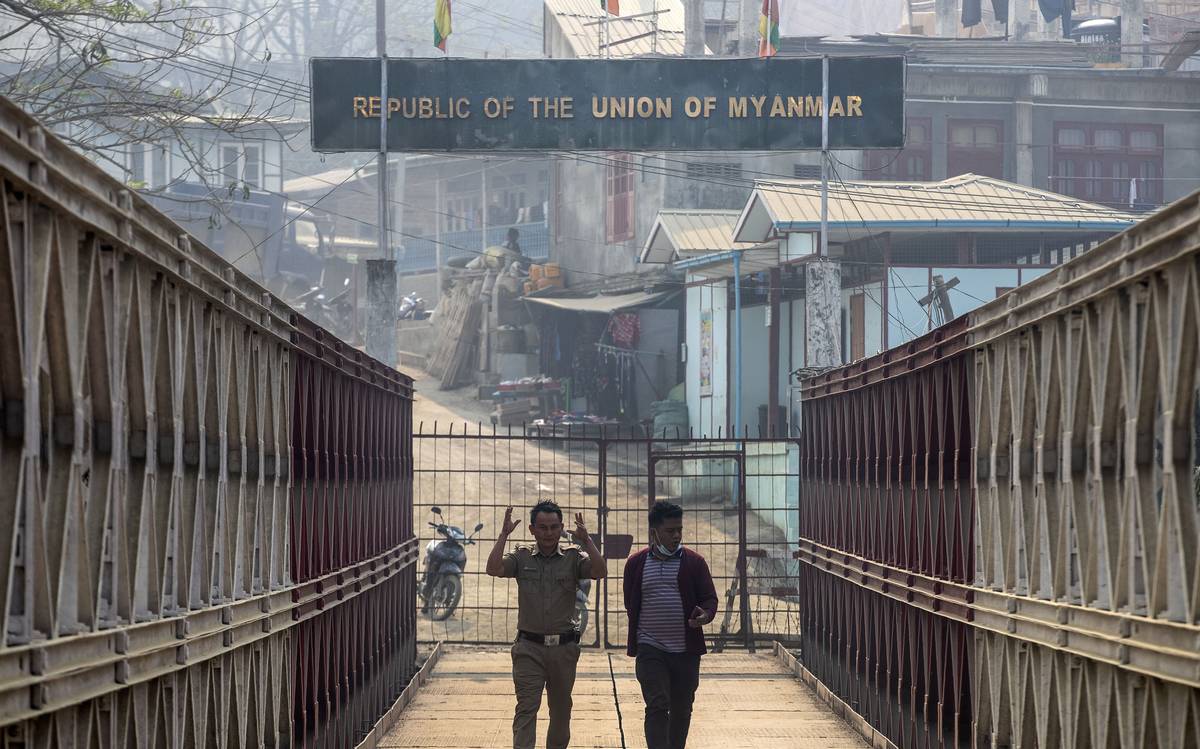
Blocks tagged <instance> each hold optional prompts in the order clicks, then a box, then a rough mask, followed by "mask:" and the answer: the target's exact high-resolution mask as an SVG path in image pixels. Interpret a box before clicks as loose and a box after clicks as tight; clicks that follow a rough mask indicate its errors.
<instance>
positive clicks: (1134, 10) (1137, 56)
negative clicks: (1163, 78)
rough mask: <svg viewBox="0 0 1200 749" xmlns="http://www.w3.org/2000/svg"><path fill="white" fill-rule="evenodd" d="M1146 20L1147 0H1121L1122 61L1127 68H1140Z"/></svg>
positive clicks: (1142, 61) (1142, 62)
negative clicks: (1143, 30) (1143, 29)
mask: <svg viewBox="0 0 1200 749" xmlns="http://www.w3.org/2000/svg"><path fill="white" fill-rule="evenodd" d="M1145 20H1146V2H1145V0H1121V62H1122V63H1124V65H1125V67H1127V68H1140V67H1143V66H1144V65H1145V64H1146V63H1145V60H1144V59H1143V57H1142V44H1143V43H1144V41H1145V40H1144V39H1143V36H1142V24H1143V23H1144V22H1145Z"/></svg>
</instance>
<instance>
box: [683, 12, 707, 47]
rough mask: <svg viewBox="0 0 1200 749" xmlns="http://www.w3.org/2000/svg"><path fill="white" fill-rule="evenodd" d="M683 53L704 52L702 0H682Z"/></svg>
mask: <svg viewBox="0 0 1200 749" xmlns="http://www.w3.org/2000/svg"><path fill="white" fill-rule="evenodd" d="M683 54H684V56H686V57H701V56H702V55H703V54H704V0H684V5H683Z"/></svg>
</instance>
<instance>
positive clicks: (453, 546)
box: [420, 507, 483, 622]
mask: <svg viewBox="0 0 1200 749" xmlns="http://www.w3.org/2000/svg"><path fill="white" fill-rule="evenodd" d="M429 509H430V511H431V512H432V513H433V514H434V515H436V516H437V518H438V520H439V521H440V522H437V523H430V524H429V527H430V528H433V529H434V531H436V532H437V533H438V534H439V535H441V536H442V540H440V541H439V540H438V539H434V540H432V541H430V542H429V543H428V544H427V545H426V546H425V579H424V580H423V581H422V583H421V590H420V596H421V600H422V601H423V603H422V605H421V613H422V614H429V616H430V618H431V619H433V620H434V621H435V622H440V621H445V620H446V619H449V618H450V616H451V615H452V614H453V613H454V610H455V609H456V608H458V602H459V600H461V599H462V575H463V570H465V569H466V567H467V550H466V548H465V547H466V546H468V545H472V544H474V543H475V541H474V539H473V538H471V536H474V535H475V534H476V533H478V532H479V531H481V530H483V523H480V524H479V525H476V526H475V530H474V532H473V533H472V534H471V536H468V535H467V534H466V533H464V532H463V530H462V528H459V527H457V526H454V525H447V524H446V523H445V522H444V519H443V518H442V509H441V508H440V507H431V508H429Z"/></svg>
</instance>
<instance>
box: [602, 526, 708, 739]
mask: <svg viewBox="0 0 1200 749" xmlns="http://www.w3.org/2000/svg"><path fill="white" fill-rule="evenodd" d="M624 589H625V610H626V611H627V612H628V614H629V643H628V645H629V648H628V653H629V655H631V656H636V657H637V668H636V672H637V679H638V682H639V683H640V684H641V685H642V698H643V699H644V700H645V702H646V724H645V727H646V746H647V747H648V749H684V747H685V746H686V745H687V735H688V727H689V726H690V724H691V720H692V701H693V699H694V698H695V695H696V687H698V686H699V684H700V656H702V655H704V653H705V652H707V649H706V648H705V645H704V632H703V630H702V629H701V628H702V627H703V626H704V625H705V624H708V623H709V622H711V621H712V620H713V618H714V617H716V615H717V591H716V588H715V587H714V586H713V580H712V574H711V573H710V572H709V570H708V563H707V562H705V561H704V557H702V556H700V555H699V554H697V553H696V552H694V551H692V550H691V549H687V548H684V546H683V508H682V507H680V506H679V505H675V504H671V503H670V502H656V503H655V504H654V507H652V508H650V546H649V547H648V548H646V549H643V550H642V551H639V552H638V553H636V554H634V555H633V556H631V557H629V559H628V560H627V561H626V562H625V585H624Z"/></svg>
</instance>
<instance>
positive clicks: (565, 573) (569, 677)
mask: <svg viewBox="0 0 1200 749" xmlns="http://www.w3.org/2000/svg"><path fill="white" fill-rule="evenodd" d="M529 521H530V522H529V532H530V533H531V534H532V535H533V538H534V541H535V543H534V544H533V545H531V546H529V545H525V546H518V547H517V548H516V549H514V550H513V551H511V552H509V553H507V554H506V553H505V552H504V550H505V547H506V546H507V544H508V536H509V534H510V533H512V532H513V531H514V530H516V529H517V526H518V525H520V521H518V520H513V519H512V508H511V507H509V508H508V509H507V510H505V512H504V527H503V528H501V530H500V537H499V538H497V539H496V545H495V546H494V547H493V548H492V553H491V554H490V555H489V556H488V560H487V573H488V574H489V575H492V576H493V577H515V578H516V579H517V607H518V609H517V639H516V641H515V642H514V643H513V646H512V661H513V686H514V687H515V688H516V693H517V710H516V715H515V716H514V717H513V749H534V743H535V741H536V740H537V714H538V709H539V708H540V707H541V705H542V691H543V690H545V691H546V694H547V701H548V702H549V703H550V728H549V731H548V733H547V735H546V747H547V749H566V747H567V745H568V744H569V743H570V742H571V690H572V689H573V688H574V686H575V667H576V666H577V665H578V663H579V653H580V649H579V630H578V628H577V623H576V622H575V589H576V587H577V586H578V584H579V580H580V579H581V578H590V579H592V580H599V579H601V578H603V577H604V576H605V575H607V574H608V569H607V565H606V564H605V562H604V557H602V556H601V555H600V551H599V550H598V549H597V548H596V542H595V541H593V540H592V538H591V536H590V535H588V531H587V528H586V527H585V526H584V524H583V515H582V514H580V513H576V515H575V540H576V541H578V542H579V543H580V544H581V545H582V546H583V552H582V553H581V552H580V551H579V550H578V549H576V548H573V547H567V548H563V547H561V546H559V539H560V538H562V531H563V514H562V510H561V509H560V508H559V506H558V505H557V504H555V503H554V502H539V503H538V504H537V505H536V506H535V507H534V508H533V510H532V512H530V514H529Z"/></svg>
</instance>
